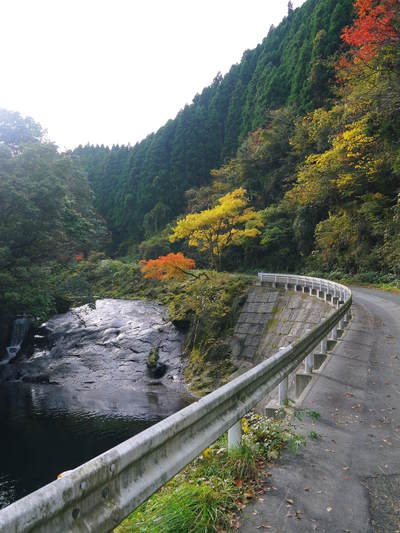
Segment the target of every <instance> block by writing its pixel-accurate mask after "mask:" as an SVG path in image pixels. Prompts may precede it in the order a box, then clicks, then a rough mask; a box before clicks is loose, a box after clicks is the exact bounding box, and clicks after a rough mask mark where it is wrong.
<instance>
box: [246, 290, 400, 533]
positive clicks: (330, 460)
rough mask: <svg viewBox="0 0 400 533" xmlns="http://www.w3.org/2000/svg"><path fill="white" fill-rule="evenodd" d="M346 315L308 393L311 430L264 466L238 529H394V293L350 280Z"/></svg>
mask: <svg viewBox="0 0 400 533" xmlns="http://www.w3.org/2000/svg"><path fill="white" fill-rule="evenodd" d="M352 290H353V302H354V303H353V307H352V315H353V318H352V321H351V323H350V325H349V326H348V327H347V328H346V331H345V333H344V335H343V337H342V338H341V340H340V341H339V342H338V344H337V346H336V347H335V350H334V352H333V354H332V356H331V357H330V358H329V359H328V361H327V363H326V364H325V366H324V368H323V369H322V371H321V373H320V375H319V377H318V379H316V380H315V382H314V384H313V385H312V387H311V389H310V392H309V393H308V395H307V397H306V399H305V401H304V404H303V405H304V406H305V407H308V408H310V409H312V410H315V411H318V412H319V413H320V420H319V421H318V422H313V421H312V419H311V418H306V419H304V422H303V423H302V424H301V428H300V431H301V432H304V434H305V435H308V434H309V433H310V432H311V431H314V432H316V433H318V434H319V435H320V436H321V437H320V438H319V439H317V440H315V441H313V440H310V439H308V442H307V446H306V447H305V448H302V449H301V450H299V451H298V452H297V453H296V454H295V455H290V454H289V453H285V454H284V456H283V457H282V458H281V459H280V460H279V462H278V463H277V464H276V465H274V466H273V467H272V468H271V469H270V470H269V473H268V474H267V473H265V494H263V495H260V496H259V497H258V498H257V500H256V501H254V502H253V503H252V504H250V505H249V506H248V507H247V508H246V509H245V511H244V517H243V520H242V526H241V529H240V531H242V532H246V533H247V532H249V533H252V532H257V533H258V532H260V531H270V532H271V533H278V532H279V533H281V532H283V533H290V532H292V531H296V532H297V533H299V532H307V533H309V532H313V531H318V532H325V533H336V532H341V533H342V532H350V533H358V532H359V533H361V532H362V533H366V532H372V531H373V532H375V533H396V532H399V533H400V295H396V294H391V293H385V292H381V291H377V290H372V289H363V288H356V287H354V288H352Z"/></svg>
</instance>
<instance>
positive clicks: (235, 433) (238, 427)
mask: <svg viewBox="0 0 400 533" xmlns="http://www.w3.org/2000/svg"><path fill="white" fill-rule="evenodd" d="M242 432H243V430H242V421H241V420H238V422H236V424H234V425H233V426H232V427H231V428H230V429H228V450H233V449H234V448H239V447H240V446H241V444H242Z"/></svg>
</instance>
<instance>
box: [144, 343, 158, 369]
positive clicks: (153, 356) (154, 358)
mask: <svg viewBox="0 0 400 533" xmlns="http://www.w3.org/2000/svg"><path fill="white" fill-rule="evenodd" d="M158 352H159V348H158V347H154V348H152V349H151V350H150V353H149V355H148V356H147V363H146V364H147V368H149V369H151V370H154V369H155V368H156V366H157V363H158Z"/></svg>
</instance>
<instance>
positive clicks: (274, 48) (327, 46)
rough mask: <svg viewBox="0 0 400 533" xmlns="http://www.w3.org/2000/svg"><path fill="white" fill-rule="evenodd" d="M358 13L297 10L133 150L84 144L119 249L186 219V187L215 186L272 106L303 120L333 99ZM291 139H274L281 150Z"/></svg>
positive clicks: (343, 7) (345, 1)
mask: <svg viewBox="0 0 400 533" xmlns="http://www.w3.org/2000/svg"><path fill="white" fill-rule="evenodd" d="M351 13H352V0H308V1H307V2H305V4H304V5H303V6H302V7H301V8H299V9H296V10H292V9H289V13H288V16H287V17H285V18H284V20H283V21H282V22H281V24H280V25H279V26H278V27H276V28H271V29H270V31H269V33H268V35H267V37H266V38H265V39H264V40H263V42H262V43H261V44H260V45H258V46H257V47H256V48H255V49H254V50H247V51H246V52H245V53H244V54H243V57H242V60H241V62H240V63H238V64H236V65H233V66H232V68H231V69H230V71H229V72H228V73H227V74H226V75H225V76H221V75H220V74H218V75H217V76H216V77H215V79H214V81H213V83H212V84H211V85H210V86H209V87H206V88H205V89H204V90H203V91H202V92H201V93H200V94H197V95H196V96H195V97H194V99H193V103H192V104H191V105H187V106H185V108H184V109H182V110H181V111H180V112H179V113H178V115H177V117H176V118H175V119H174V120H170V121H169V122H167V123H166V124H165V125H164V126H163V127H162V128H160V129H159V130H158V131H157V132H156V133H154V134H151V135H149V136H148V137H147V138H146V139H144V140H143V141H142V142H140V143H138V144H136V145H135V146H134V147H132V148H129V147H120V146H114V147H113V148H111V149H109V148H105V147H101V146H100V147H99V146H98V147H94V146H85V147H82V146H81V147H79V148H77V149H76V150H75V153H76V154H78V155H79V156H80V158H81V160H82V162H83V165H84V167H85V169H86V171H87V172H88V175H89V180H90V183H91V185H92V187H93V189H94V191H95V194H96V206H97V208H98V209H99V211H100V213H101V214H102V216H103V217H104V218H105V219H106V221H107V223H108V225H109V227H110V229H111V230H112V233H113V238H114V244H115V248H117V247H118V245H119V244H120V243H121V242H124V241H125V242H134V243H138V242H140V241H141V240H142V239H143V238H144V237H145V238H147V239H148V238H150V237H151V236H152V234H156V233H157V232H158V231H159V230H160V227H161V226H164V225H165V224H166V223H167V222H171V221H173V219H174V218H175V217H176V216H177V215H178V214H181V213H182V212H183V211H184V209H185V206H186V202H185V191H187V190H188V189H192V188H194V187H197V188H198V187H202V186H205V185H209V184H210V170H211V169H213V168H217V167H219V166H220V165H221V164H223V163H224V162H226V161H227V160H228V159H229V158H230V157H232V156H234V155H235V153H236V150H237V149H238V147H239V146H240V144H241V143H242V142H243V141H245V139H246V137H247V135H248V134H249V133H250V132H253V131H254V130H256V129H257V128H262V127H265V125H266V124H267V123H268V122H270V120H271V119H270V110H272V109H276V108H279V107H282V106H285V105H288V106H290V107H291V108H292V109H294V110H295V114H296V113H302V112H305V111H309V110H312V109H314V108H315V107H318V106H320V105H322V104H324V103H325V102H329V101H330V100H331V99H332V97H333V92H332V86H331V84H330V79H331V78H333V76H334V64H333V60H332V55H333V54H335V52H336V51H337V50H338V48H339V47H340V34H341V32H342V30H343V28H344V26H346V25H347V24H349V22H350V20H351ZM255 16H257V13H256V12H255ZM161 90H162V89H161ZM283 133H284V132H283ZM265 135H266V133H265ZM285 140H286V144H287V137H286V139H285V138H282V139H281V140H279V139H276V140H275V142H277V143H278V144H279V153H282V151H283V150H284V149H285ZM269 153H270V154H271V158H272V159H274V160H273V161H272V164H273V165H274V166H275V176H274V178H273V181H274V184H272V185H271V186H272V187H279V185H278V184H277V183H278V182H279V180H280V179H281V174H282V173H285V172H286V170H283V171H282V170H281V169H280V168H279V167H280V165H279V159H278V156H276V157H275V158H274V156H273V155H272V154H273V152H272V150H271V151H270V152H269ZM291 163H292V162H289V163H288V166H290V165H291ZM265 164H266V165H267V162H265ZM249 179H250V178H249ZM256 179H257V180H259V178H256ZM255 185H256V184H255ZM257 186H261V185H260V184H258V185H257ZM246 188H247V189H248V193H249V195H250V197H252V189H251V188H250V187H248V186H247V185H246ZM121 250H122V251H123V249H121Z"/></svg>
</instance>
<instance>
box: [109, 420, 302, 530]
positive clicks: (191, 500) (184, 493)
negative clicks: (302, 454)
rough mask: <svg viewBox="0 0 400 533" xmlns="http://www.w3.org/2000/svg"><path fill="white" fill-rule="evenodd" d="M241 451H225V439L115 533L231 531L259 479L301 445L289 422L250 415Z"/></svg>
mask: <svg viewBox="0 0 400 533" xmlns="http://www.w3.org/2000/svg"><path fill="white" fill-rule="evenodd" d="M242 428H243V433H244V435H243V437H242V445H241V446H240V447H238V448H236V449H234V450H231V451H229V450H228V448H227V438H226V435H225V436H223V437H221V438H219V439H218V441H217V442H216V443H214V444H213V445H212V446H210V447H209V448H207V449H206V450H204V452H203V454H202V455H201V456H200V457H198V458H197V459H195V460H194V461H193V463H191V464H190V465H188V466H187V467H186V468H185V469H184V470H183V471H182V472H181V473H179V474H178V475H177V476H175V478H173V479H172V480H171V481H170V482H169V483H167V484H166V485H165V486H164V487H163V488H162V489H160V490H159V491H158V492H157V493H156V494H154V495H153V496H152V497H151V498H150V499H149V500H148V501H147V502H145V503H143V504H142V505H141V506H140V507H139V508H138V509H137V510H136V511H135V512H134V513H132V514H131V516H130V517H128V518H127V519H126V520H125V521H124V522H122V524H121V525H120V526H118V528H117V529H116V530H115V533H136V532H140V533H169V532H170V533H175V532H180V533H211V532H218V531H221V532H222V531H224V532H229V531H234V530H235V529H236V528H237V527H238V524H239V517H240V511H241V510H242V509H243V508H244V507H246V505H247V503H248V502H249V501H251V500H252V499H253V498H254V497H255V496H256V495H260V494H262V493H263V491H264V489H265V484H264V483H262V482H261V481H262V480H261V478H260V473H261V472H263V478H264V477H265V469H266V468H267V467H268V464H269V462H270V461H273V460H276V459H278V458H279V456H280V454H281V453H282V451H283V450H284V449H286V448H288V449H290V450H291V451H292V452H295V451H296V450H297V448H298V447H299V446H302V445H305V438H304V437H302V436H300V435H298V434H297V433H296V431H295V427H294V426H293V424H292V422H290V418H289V417H287V418H285V419H283V420H282V419H279V420H273V419H269V418H266V417H263V416H261V415H258V414H255V413H254V414H251V415H250V416H249V417H247V418H246V419H243V420H242Z"/></svg>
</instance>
